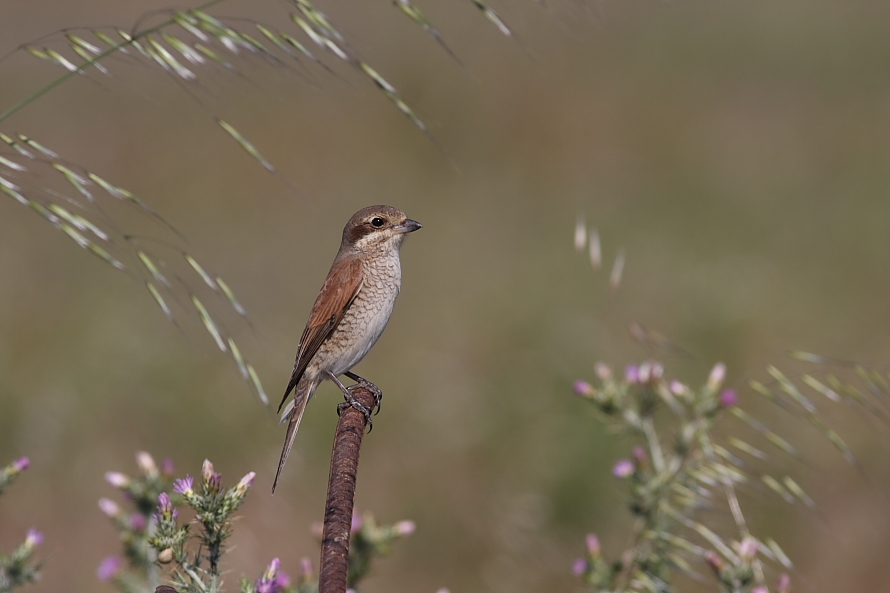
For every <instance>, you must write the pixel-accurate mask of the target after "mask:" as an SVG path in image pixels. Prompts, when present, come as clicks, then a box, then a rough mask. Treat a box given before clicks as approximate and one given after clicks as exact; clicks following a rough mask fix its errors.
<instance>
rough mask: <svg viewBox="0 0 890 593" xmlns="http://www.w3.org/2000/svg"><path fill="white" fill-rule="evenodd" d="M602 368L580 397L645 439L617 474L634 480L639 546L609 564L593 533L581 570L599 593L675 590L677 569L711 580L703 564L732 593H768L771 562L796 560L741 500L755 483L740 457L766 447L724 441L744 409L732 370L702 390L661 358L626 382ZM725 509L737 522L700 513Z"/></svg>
mask: <svg viewBox="0 0 890 593" xmlns="http://www.w3.org/2000/svg"><path fill="white" fill-rule="evenodd" d="M595 372H596V377H597V382H596V385H592V384H590V383H588V382H585V381H578V382H577V383H576V384H575V392H576V393H577V394H578V395H580V396H581V397H583V398H584V399H586V400H587V401H589V402H590V403H591V404H592V405H594V406H595V408H596V409H597V410H598V412H599V413H600V415H601V416H602V417H603V418H604V419H605V421H606V422H608V423H609V424H610V425H611V426H613V427H614V428H616V429H618V430H620V431H622V432H625V433H627V434H629V435H630V436H631V437H632V438H633V439H634V440H636V441H637V445H636V446H635V447H634V449H633V451H632V453H631V455H630V457H629V458H628V459H623V460H619V461H618V462H617V463H616V464H615V466H614V468H613V474H614V475H615V477H616V478H619V479H621V480H623V481H625V482H626V483H627V488H628V498H629V501H628V507H629V509H630V512H631V515H632V516H633V519H634V523H633V541H632V545H631V546H630V547H629V548H628V549H627V550H626V551H625V552H624V553H622V554H621V555H620V557H619V558H618V559H616V560H613V561H608V560H606V559H605V558H604V557H603V553H602V550H601V548H600V542H599V539H598V538H597V537H596V536H595V535H590V536H588V538H587V546H586V548H587V549H586V555H585V557H584V558H581V559H579V560H577V561H576V562H575V566H574V572H575V574H576V575H577V576H579V577H580V578H581V579H582V580H583V581H584V582H585V583H586V584H587V585H589V586H590V588H591V590H593V591H603V592H605V591H616V592H618V591H621V592H625V591H626V592H637V591H639V592H668V591H673V590H674V588H673V582H674V580H675V576H676V573H683V574H686V575H690V576H693V577H696V578H701V577H702V575H701V572H700V568H702V567H703V566H707V567H708V569H707V570H709V571H710V572H711V573H713V575H714V576H715V577H716V579H717V582H718V583H719V587H720V590H721V591H724V592H725V593H754V592H756V593H765V592H766V591H768V588H767V585H766V577H765V575H764V572H765V570H764V569H765V563H767V562H768V563H769V564H770V565H773V566H776V567H777V568H779V569H788V568H790V567H791V563H790V561H789V560H788V557H787V556H786V555H785V553H784V552H783V551H782V549H781V548H780V547H779V545H778V544H777V543H776V542H775V541H774V540H772V539H770V538H768V537H757V536H755V535H754V534H752V533H751V532H750V530H749V528H748V526H747V522H746V520H745V517H744V514H743V513H742V509H741V505H740V504H739V500H738V497H737V495H736V487H737V486H738V485H739V484H743V483H746V482H748V481H749V480H750V479H751V476H750V475H749V471H748V469H747V466H746V464H745V462H744V461H743V460H742V459H741V457H740V455H745V454H749V455H750V454H753V453H754V452H755V451H756V450H755V449H754V448H753V447H751V446H750V445H747V444H746V443H743V442H742V441H740V440H738V439H728V441H727V443H728V444H727V445H724V444H723V442H722V439H720V438H719V436H718V435H719V432H718V431H717V430H716V429H717V427H718V425H719V424H720V423H721V421H722V420H723V418H724V417H725V416H726V415H728V414H732V415H735V416H740V414H738V413H734V411H735V410H737V409H738V407H737V406H738V399H737V396H736V393H735V391H733V390H731V389H725V388H723V382H724V379H725V375H726V367H725V366H724V365H723V364H717V365H715V366H714V368H713V369H712V370H711V373H710V375H709V377H708V378H707V380H706V381H705V383H704V385H702V386H700V387H698V388H691V387H689V386H687V385H684V384H682V383H680V382H679V381H676V380H668V379H667V378H665V376H664V369H663V367H662V365H661V364H659V363H657V362H645V363H643V364H640V365H638V366H637V365H633V366H628V367H627V368H626V370H625V372H624V375H623V376H621V377H616V376H615V375H614V374H613V372H612V370H611V369H610V368H609V367H607V366H606V365H604V364H602V363H599V364H597V365H596V367H595ZM742 416H744V414H742ZM732 448H735V449H736V451H735V452H734V451H732V450H731V449H732ZM770 480H772V481H774V482H776V483H777V484H778V483H779V480H778V479H776V478H770ZM767 481H769V480H766V479H764V482H765V483H766V482H767ZM784 483H785V484H786V486H785V487H784V488H783V489H785V490H791V491H794V492H798V493H800V496H801V497H805V494H803V490H802V489H800V488H799V487H798V486H797V485H796V484H795V483H794V482H793V481H791V479H790V478H785V480H784ZM792 484H793V487H792V486H791V485H792ZM720 506H724V507H725V508H727V509H728V511H729V514H730V515H731V517H732V519H733V525H732V526H731V527H730V528H722V529H721V528H719V527H717V526H714V525H705V523H704V522H703V520H702V518H701V517H700V512H701V511H703V510H705V509H707V510H709V511H713V510H714V509H715V508H717V507H720ZM789 587H790V581H789V580H788V578H787V576H782V577H779V586H778V587H777V590H778V591H780V592H782V593H785V592H787V591H788V590H789Z"/></svg>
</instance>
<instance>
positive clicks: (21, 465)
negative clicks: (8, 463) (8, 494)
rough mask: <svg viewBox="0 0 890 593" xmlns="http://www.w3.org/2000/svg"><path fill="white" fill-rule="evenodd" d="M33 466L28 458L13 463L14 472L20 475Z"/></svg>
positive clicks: (21, 458)
mask: <svg viewBox="0 0 890 593" xmlns="http://www.w3.org/2000/svg"><path fill="white" fill-rule="evenodd" d="M30 465H31V460H30V459H28V458H27V457H19V458H18V459H16V460H15V461H13V462H12V471H13V473H16V474H17V473H19V472H22V471H25V470H26V469H28V466H30Z"/></svg>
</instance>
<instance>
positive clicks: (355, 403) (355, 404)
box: [337, 393, 374, 433]
mask: <svg viewBox="0 0 890 593" xmlns="http://www.w3.org/2000/svg"><path fill="white" fill-rule="evenodd" d="M345 399H346V401H344V402H340V403H339V404H337V416H339V415H340V414H341V413H343V411H344V410H346V409H348V408H355V409H356V410H358V411H359V412H361V413H362V415H364V417H365V422H366V423H367V425H368V432H369V433H370V432H371V431H372V430H373V429H374V423H373V422H372V421H371V408H369V407H368V406H366V405H365V404H363V403H362V402H360V401H359V400H357V399H356V398H354V397H352V394H351V393H350V394H349V396H346V397H345Z"/></svg>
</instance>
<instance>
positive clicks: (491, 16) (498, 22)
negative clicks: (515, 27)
mask: <svg viewBox="0 0 890 593" xmlns="http://www.w3.org/2000/svg"><path fill="white" fill-rule="evenodd" d="M472 2H473V4H474V5H475V6H476V8H478V9H479V10H481V11H482V14H484V15H485V18H487V19H488V20H489V21H490V22H492V23H494V26H495V27H497V28H498V30H499V31H500V32H501V33H503V34H504V35H506V36H507V37H515V35H514V34H513V31H512V30H511V29H510V27H508V26H507V23H505V22H504V19H502V18H501V17H500V16H498V13H496V12H495V11H494V10H493V9H492V8H491V7H490V6H488V4H486V3H485V2H482V0H472Z"/></svg>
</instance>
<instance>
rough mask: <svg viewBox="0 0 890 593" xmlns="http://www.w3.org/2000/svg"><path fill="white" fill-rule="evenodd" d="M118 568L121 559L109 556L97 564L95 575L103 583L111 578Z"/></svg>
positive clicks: (119, 567)
mask: <svg viewBox="0 0 890 593" xmlns="http://www.w3.org/2000/svg"><path fill="white" fill-rule="evenodd" d="M120 570H121V559H120V558H118V557H117V556H109V557H108V558H106V559H104V560H103V561H102V562H101V563H100V564H99V568H97V569H96V576H97V577H99V580H100V581H102V582H103V583H107V582H108V581H110V580H111V579H113V578H114V577H115V576H116V575H117V573H118V572H120Z"/></svg>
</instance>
